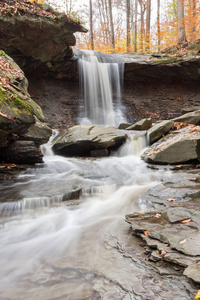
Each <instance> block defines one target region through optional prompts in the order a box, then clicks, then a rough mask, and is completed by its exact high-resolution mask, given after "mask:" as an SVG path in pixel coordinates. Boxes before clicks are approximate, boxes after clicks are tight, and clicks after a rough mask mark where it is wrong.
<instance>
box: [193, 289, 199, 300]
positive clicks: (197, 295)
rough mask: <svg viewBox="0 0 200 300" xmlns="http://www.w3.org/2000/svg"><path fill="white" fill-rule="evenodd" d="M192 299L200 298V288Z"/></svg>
mask: <svg viewBox="0 0 200 300" xmlns="http://www.w3.org/2000/svg"><path fill="white" fill-rule="evenodd" d="M194 300H200V290H198V292H197V294H196V297H195V298H194Z"/></svg>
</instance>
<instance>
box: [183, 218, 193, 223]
mask: <svg viewBox="0 0 200 300" xmlns="http://www.w3.org/2000/svg"><path fill="white" fill-rule="evenodd" d="M191 220H192V219H187V220H183V221H181V223H182V224H187V223H189V222H190V221H191Z"/></svg>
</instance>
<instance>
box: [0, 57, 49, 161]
mask: <svg viewBox="0 0 200 300" xmlns="http://www.w3.org/2000/svg"><path fill="white" fill-rule="evenodd" d="M27 87H28V80H27V79H26V77H25V76H24V73H23V71H22V70H21V69H20V68H19V66H18V65H17V64H16V63H15V62H14V61H13V60H12V59H11V57H9V56H8V55H7V54H6V53H5V52H3V51H0V161H4V162H7V161H9V162H11V160H12V162H16V161H18V159H16V158H17V155H14V154H13V156H11V155H10V153H11V152H13V153H14V150H13V149H14V147H15V145H16V147H18V144H16V143H15V142H16V141H17V140H20V139H23V140H29V141H33V142H35V141H36V142H37V147H36V145H35V144H34V145H35V146H34V147H35V148H37V151H38V150H39V149H38V146H39V145H40V144H42V143H43V142H47V141H48V139H49V137H50V136H51V129H50V128H48V131H47V125H46V124H45V123H44V122H43V121H44V115H43V112H42V109H41V108H40V107H39V105H37V104H36V103H35V102H34V101H33V100H32V99H31V98H30V95H29V94H28V91H27ZM36 128H37V132H36ZM44 135H45V137H44ZM32 146H33V145H32ZM32 146H31V147H32ZM4 148H5V149H4ZM25 148H26V147H25ZM20 149H21V148H20ZM23 149H24V146H23ZM28 151H29V150H28ZM31 151H32V150H31ZM37 151H32V152H31V153H32V154H31V155H33V153H35V154H36V158H35V160H34V159H30V160H28V161H30V162H33V161H34V162H41V157H40V156H38V155H37ZM6 152H7V153H8V156H7V155H5V153H6ZM23 154H24V159H25V160H27V158H26V155H25V151H22V152H21V154H20V157H22V155H23ZM15 159H16V160H15ZM20 161H22V159H20Z"/></svg>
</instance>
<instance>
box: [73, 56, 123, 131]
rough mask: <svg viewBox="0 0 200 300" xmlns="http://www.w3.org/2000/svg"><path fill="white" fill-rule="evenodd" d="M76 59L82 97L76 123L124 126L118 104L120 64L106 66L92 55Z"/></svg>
mask: <svg viewBox="0 0 200 300" xmlns="http://www.w3.org/2000/svg"><path fill="white" fill-rule="evenodd" d="M79 56H81V58H80V59H79V77H80V83H81V88H82V93H83V94H84V113H82V115H81V117H80V118H79V121H80V123H81V124H96V125H105V126H107V125H113V126H116V125H119V124H120V123H122V122H125V118H124V116H123V107H122V104H121V81H122V76H123V66H124V64H123V63H122V62H121V63H120V64H119V63H116V62H106V61H105V60H104V59H103V58H102V57H99V56H97V55H96V53H95V52H93V51H87V52H84V54H83V55H80V54H79ZM111 59H112V57H111ZM113 98H115V101H113V100H114V99H113Z"/></svg>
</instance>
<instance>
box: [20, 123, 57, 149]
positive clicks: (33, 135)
mask: <svg viewBox="0 0 200 300" xmlns="http://www.w3.org/2000/svg"><path fill="white" fill-rule="evenodd" d="M51 134H52V129H51V128H50V127H49V125H48V124H46V123H44V122H41V121H40V120H38V119H37V118H36V117H35V124H32V125H31V126H30V127H29V128H26V129H23V130H21V131H20V132H19V136H20V138H21V139H22V138H23V139H24V140H30V141H34V142H35V144H36V145H37V146H40V145H42V144H44V143H47V142H48V140H49V138H50V136H51Z"/></svg>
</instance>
